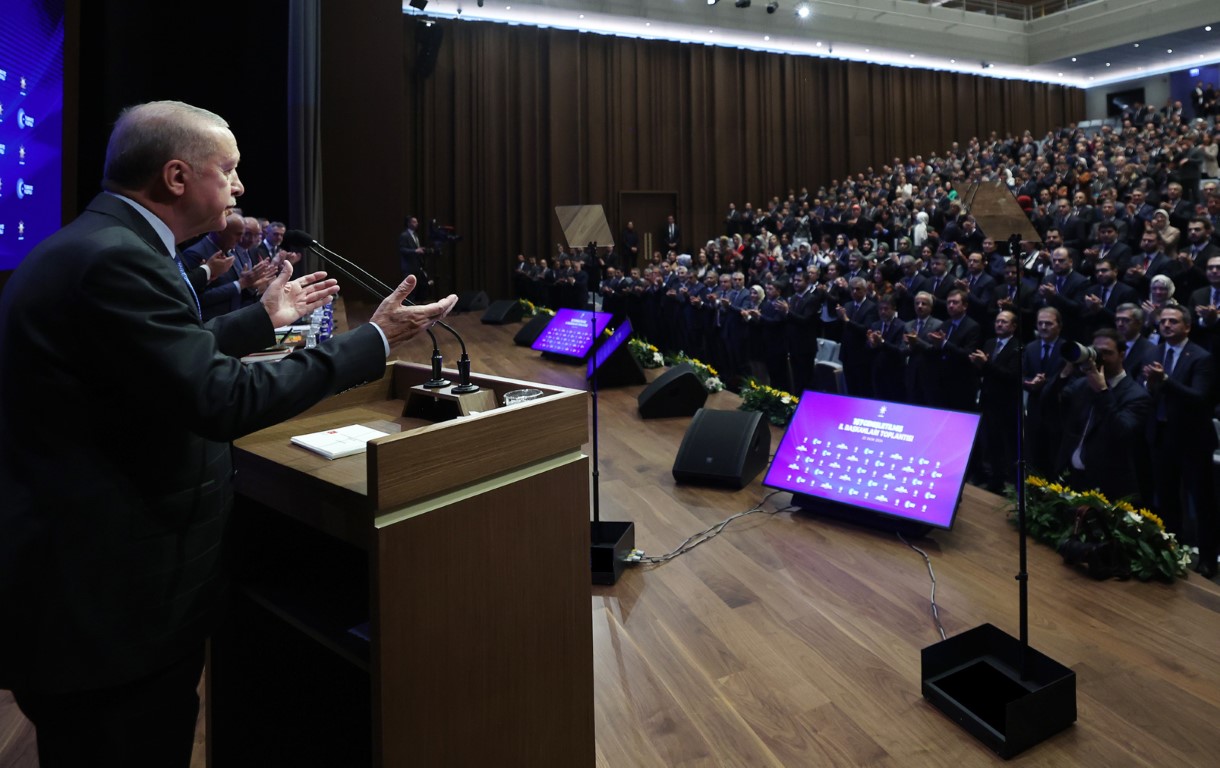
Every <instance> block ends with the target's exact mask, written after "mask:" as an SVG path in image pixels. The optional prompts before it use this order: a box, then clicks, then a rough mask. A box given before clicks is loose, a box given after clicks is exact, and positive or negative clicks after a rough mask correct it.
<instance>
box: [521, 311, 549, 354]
mask: <svg viewBox="0 0 1220 768" xmlns="http://www.w3.org/2000/svg"><path fill="white" fill-rule="evenodd" d="M550 322H551V315H548V314H547V313H545V312H539V313H538V314H536V315H534V316H533V318H531V319H530V321H529V322H528V323H526V324H525V325H524V326H523V327H522V328H521V330H519V331H517V335H516V336H514V337H513V343H514V344H516V345H517V346H518V347H529V346H532V345H533V343H534V342H535V341H537V340H538V337H539V336H540V335H542V331H543V329H545V328H546V327H547V325H549V324H550Z"/></svg>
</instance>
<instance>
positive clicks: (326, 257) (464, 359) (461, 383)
mask: <svg viewBox="0 0 1220 768" xmlns="http://www.w3.org/2000/svg"><path fill="white" fill-rule="evenodd" d="M301 238H302V239H305V242H302V243H301V244H302V245H304V246H306V247H307V248H311V249H312V250H313V251H314V252H316V253H317V254H318V256H319V257H320V258H321V259H322V260H323V261H325V262H326V263H327V264H329V265H331V266H333V267H334V268H335V269H337V270H339V271H340V272H342V273H343V274H344V275H345V276H347V277H349V278H351V279H352V280H353V281H354V282H355V283H356V284H357V285H359V286H360V287H361V288H364V289H365V290H366V291H368V292H369V293H371V294H372V295H374V296H377V297H378V298H381V299H384V298H386V297H388V296H389V295H390V294H391V293H393V292H394V289H393V288H391V287H390V286H388V285H386V284H385V283H384V282H382V281H381V280H379V279H378V278H376V277H374V276H373V275H372V274H370V273H369V272H368V271H367V270H366V269H364V268H363V267H361V266H360V265H359V264H357V263H355V262H353V261H351V260H350V259H345V258H344V257H342V256H340V255H339V254H337V253H335V252H334V251H332V250H330V249H329V248H327V247H326V246H324V245H322V244H321V243H319V242H318V241H317V240H314V239H313V238H310V237H308V236H307V235H304V234H302V235H301ZM344 265H346V267H348V268H350V269H353V270H356V271H357V272H359V273H360V274H362V275H363V276H364V277H365V278H366V279H367V280H369V281H371V282H373V283H374V284H376V285H378V286H380V288H381V292H378V291H376V290H374V289H373V288H371V287H369V285H368V283H366V282H364V280H362V279H361V278H359V277H357V276H356V275H355V274H353V273H352V272H351V271H349V269H348V268H345V266H344ZM403 303H405V304H407V305H408V306H412V307H414V306H417V305H416V303H415V302H413V301H411V300H410V299H403ZM436 324H437V325H439V326H440V327H441V328H444V329H445V330H446V331H448V332H449V333H451V334H452V335H453V337H454V338H455V339H457V341H458V344H459V345H460V346H461V348H462V355H461V357H460V358H458V384H457V385H456V386H454V387H453V389H452V390H451V391H452V392H453V393H454V394H457V395H465V394H470V393H471V392H478V391H479V386H478V385H477V384H474V383H473V382H471V381H470V355H468V354H467V353H466V342H465V341H464V340H463V339H462V336H461V334H459V333H458V332H457V331H455V330H454V329H453V327H452V326H451V325H449V324H448V323H446V322H444V321H443V320H437V321H436ZM424 330H425V332H426V333H427V334H428V337H429V338H431V339H432V378H431V379H430V380H429V381H426V382H424V384H423V386H425V387H427V388H429V389H440V388H441V387H447V386H449V380H448V379H445V378H443V377H442V376H441V363H442V357H441V351H440V347H439V346H438V345H437V343H436V336H435V335H434V334H433V333H432V330H431V329H430V328H425V329H424Z"/></svg>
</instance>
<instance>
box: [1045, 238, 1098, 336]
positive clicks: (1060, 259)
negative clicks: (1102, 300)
mask: <svg viewBox="0 0 1220 768" xmlns="http://www.w3.org/2000/svg"><path fill="white" fill-rule="evenodd" d="M1088 287H1089V281H1088V280H1087V279H1085V277H1084V276H1083V275H1081V274H1080V273H1079V272H1077V271H1076V269H1075V262H1074V259H1073V257H1072V252H1071V251H1070V250H1068V249H1067V248H1056V249H1055V250H1054V251H1053V252H1052V253H1051V271H1050V272H1048V273H1047V274H1046V277H1044V278H1042V284H1041V285H1039V286H1038V295H1039V297H1040V298H1041V301H1042V305H1043V306H1047V307H1054V308H1055V309H1057V310H1059V314H1060V315H1061V316H1062V317H1063V335H1064V336H1067V337H1068V338H1069V339H1072V340H1073V341H1081V342H1083V341H1085V340H1086V339H1087V338H1088V336H1087V334H1086V333H1085V331H1084V323H1083V322H1082V321H1081V312H1082V311H1083V310H1084V294H1085V290H1086V289H1087V288H1088Z"/></svg>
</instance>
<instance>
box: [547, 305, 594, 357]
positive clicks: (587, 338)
mask: <svg viewBox="0 0 1220 768" xmlns="http://www.w3.org/2000/svg"><path fill="white" fill-rule="evenodd" d="M610 317H611V315H610V313H609V312H589V311H587V310H583V309H560V310H556V312H555V316H554V317H552V318H551V322H549V323H547V326H546V328H544V329H543V330H542V333H541V334H539V335H538V338H537V339H535V340H534V343H533V344H531V345H530V346H531V348H533V349H536V350H538V351H539V352H550V353H551V354H554V355H565V356H567V357H576V358H580V359H581V360H583V359H584V357H585V355H587V354H589V350H591V349H593V342H594V341H596V340H597V338H598V337H599V336H601V335H602V331H604V330H606V326H607V325H609V324H610Z"/></svg>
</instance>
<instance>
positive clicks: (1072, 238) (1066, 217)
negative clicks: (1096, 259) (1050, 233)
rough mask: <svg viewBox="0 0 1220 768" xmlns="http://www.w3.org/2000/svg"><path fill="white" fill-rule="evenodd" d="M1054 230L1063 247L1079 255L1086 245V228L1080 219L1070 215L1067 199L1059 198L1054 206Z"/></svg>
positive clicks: (1072, 214)
mask: <svg viewBox="0 0 1220 768" xmlns="http://www.w3.org/2000/svg"><path fill="white" fill-rule="evenodd" d="M1055 229H1058V230H1059V234H1060V236H1061V237H1062V238H1063V245H1064V246H1065V247H1067V248H1071V249H1072V250H1074V251H1076V252H1077V253H1079V252H1080V251H1083V250H1084V248H1085V246H1086V245H1088V237H1089V235H1088V232H1089V230H1088V228H1087V227H1086V226H1085V223H1084V222H1083V221H1081V219H1080V217H1079V216H1077V215H1076V214H1074V213H1072V204H1071V202H1069V201H1068V199H1067V198H1060V199H1059V202H1058V203H1057V204H1056V213H1055Z"/></svg>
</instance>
